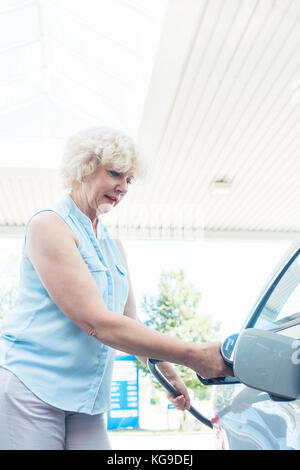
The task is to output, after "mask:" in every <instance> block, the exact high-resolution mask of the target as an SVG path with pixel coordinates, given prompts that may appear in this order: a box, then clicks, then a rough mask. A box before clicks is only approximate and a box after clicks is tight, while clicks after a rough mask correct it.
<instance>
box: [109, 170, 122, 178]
mask: <svg viewBox="0 0 300 470" xmlns="http://www.w3.org/2000/svg"><path fill="white" fill-rule="evenodd" d="M110 174H111V175H113V176H117V177H119V176H121V175H120V173H118V172H117V171H113V170H111V171H110Z"/></svg>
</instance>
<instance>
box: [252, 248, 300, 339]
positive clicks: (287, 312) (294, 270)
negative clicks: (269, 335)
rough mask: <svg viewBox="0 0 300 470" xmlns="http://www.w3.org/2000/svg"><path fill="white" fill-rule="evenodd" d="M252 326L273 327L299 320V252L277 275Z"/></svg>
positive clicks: (260, 327) (268, 328)
mask: <svg viewBox="0 0 300 470" xmlns="http://www.w3.org/2000/svg"><path fill="white" fill-rule="evenodd" d="M256 318H257V320H256V322H255V324H254V325H253V327H255V328H259V329H262V330H270V329H274V328H276V327H278V326H280V325H284V324H289V323H290V324H291V325H292V324H294V323H297V322H298V321H299V322H300V254H299V253H298V255H297V256H295V257H294V259H293V261H292V262H291V263H290V265H289V266H288V268H287V269H286V270H284V272H283V274H282V275H280V276H279V281H278V280H277V281H276V282H275V284H274V287H273V289H271V292H270V293H269V294H268V296H267V300H266V302H265V304H264V305H263V308H262V309H261V311H260V313H259V315H258V316H257V317H256Z"/></svg>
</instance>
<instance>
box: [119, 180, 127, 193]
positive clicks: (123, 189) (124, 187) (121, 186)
mask: <svg viewBox="0 0 300 470" xmlns="http://www.w3.org/2000/svg"><path fill="white" fill-rule="evenodd" d="M118 188H119V191H121V192H122V194H126V193H127V191H128V183H127V178H122V181H120V182H119V183H118Z"/></svg>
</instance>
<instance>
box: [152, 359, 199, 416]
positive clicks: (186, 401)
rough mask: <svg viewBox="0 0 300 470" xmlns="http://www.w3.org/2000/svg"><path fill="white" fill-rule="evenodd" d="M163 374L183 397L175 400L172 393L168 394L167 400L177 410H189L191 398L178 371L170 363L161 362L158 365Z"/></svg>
mask: <svg viewBox="0 0 300 470" xmlns="http://www.w3.org/2000/svg"><path fill="white" fill-rule="evenodd" d="M156 367H158V368H159V370H160V371H161V373H162V374H163V375H164V377H165V378H166V379H168V381H169V382H170V383H171V384H172V385H173V386H174V387H175V388H176V389H177V390H178V391H179V392H181V395H179V396H178V397H176V398H174V397H173V395H171V393H169V392H167V393H166V395H167V398H168V400H170V402H171V403H173V405H174V406H175V407H176V409H177V410H181V411H184V410H188V409H189V408H190V406H191V399H190V396H189V392H188V390H187V388H186V386H185V384H184V383H183V381H182V380H181V378H180V377H179V375H178V374H177V372H176V370H175V369H174V367H173V366H172V365H171V364H169V363H168V362H160V363H158V364H157V366H156Z"/></svg>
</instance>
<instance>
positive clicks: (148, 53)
mask: <svg viewBox="0 0 300 470" xmlns="http://www.w3.org/2000/svg"><path fill="white" fill-rule="evenodd" d="M299 18H300V2H299V1H298V0H290V1H286V0H277V1H275V2H274V1H273V0H258V1H257V0H247V1H240V0H228V1H226V2H224V1H223V0H214V1H213V2H212V1H211V0H201V1H199V0H185V1H184V2H182V0H170V1H169V2H167V1H163V0H151V2H149V1H147V0H109V1H108V0H101V1H100V0H86V1H85V2H82V1H80V0H59V1H58V0H51V1H50V0H40V1H37V0H32V1H29V0H27V1H25V0H23V1H22V0H0V30H1V37H0V64H1V66H0V146H1V153H0V195H1V197H0V234H2V235H20V234H21V233H22V232H23V230H24V224H25V223H26V221H27V220H28V218H29V217H30V215H32V214H33V213H34V212H35V211H36V210H39V209H41V208H45V207H47V206H48V205H49V204H51V203H52V202H53V201H55V200H57V199H59V198H60V197H61V196H62V195H63V191H62V189H61V187H60V182H59V176H58V165H59V160H60V157H61V152H62V147H63V142H64V140H65V138H66V137H68V136H69V135H70V134H72V133H73V132H76V131H77V130H79V129H82V128H85V127H88V126H94V125H98V124H99V125H101V124H106V125H112V126H114V127H118V128H120V129H122V130H124V131H125V132H127V133H129V134H130V135H132V136H133V137H134V138H136V139H137V141H138V143H139V144H140V146H141V147H142V149H144V152H145V158H147V164H148V167H149V173H148V176H147V178H146V180H145V181H143V182H140V183H135V184H133V185H132V187H130V190H129V193H128V195H127V196H126V198H125V200H124V201H122V203H120V205H119V206H118V207H117V208H116V209H114V210H113V211H112V212H111V213H110V214H107V215H105V216H104V219H103V220H104V222H105V223H106V224H107V225H108V227H109V228H110V229H111V230H112V231H113V232H114V233H115V235H116V236H118V237H121V238H127V239H133V238H140V239H142V238H144V239H182V240H185V239H199V238H216V237H217V238H244V237H247V238H265V237H267V238H275V239H276V238H291V239H293V238H295V237H296V236H298V235H299V233H300V217H299V207H300V184H299V180H300V154H299V149H300V132H299V102H300V62H299V44H300V27H299V26H300V25H299Z"/></svg>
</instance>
